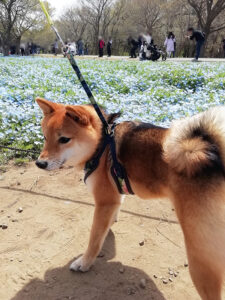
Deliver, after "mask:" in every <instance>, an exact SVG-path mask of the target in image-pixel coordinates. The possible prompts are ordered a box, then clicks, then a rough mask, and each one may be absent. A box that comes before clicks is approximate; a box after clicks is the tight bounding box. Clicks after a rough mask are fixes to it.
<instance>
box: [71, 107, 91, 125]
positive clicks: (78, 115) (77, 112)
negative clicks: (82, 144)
mask: <svg viewBox="0 0 225 300" xmlns="http://www.w3.org/2000/svg"><path fill="white" fill-rule="evenodd" d="M66 115H67V116H68V117H70V118H71V119H73V120H74V121H75V122H77V123H78V124H80V125H82V126H87V125H89V124H90V115H89V113H88V111H87V110H86V109H85V108H84V107H82V106H80V105H77V106H76V105H74V106H73V105H67V106H66Z"/></svg>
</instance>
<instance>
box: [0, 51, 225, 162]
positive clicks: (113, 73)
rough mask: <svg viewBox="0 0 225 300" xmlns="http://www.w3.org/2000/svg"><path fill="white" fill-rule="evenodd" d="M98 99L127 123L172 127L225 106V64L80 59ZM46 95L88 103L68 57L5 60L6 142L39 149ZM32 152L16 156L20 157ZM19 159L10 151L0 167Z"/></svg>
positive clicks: (0, 85)
mask: <svg viewBox="0 0 225 300" xmlns="http://www.w3.org/2000/svg"><path fill="white" fill-rule="evenodd" d="M78 64H79V66H80V69H81V71H82V73H83V75H84V77H85V79H86V80H87V82H88V84H89V85H90V87H91V89H92V91H93V93H94V95H95V97H96V100H97V101H98V103H99V104H101V105H103V106H104V107H105V108H106V109H107V111H109V112H115V111H119V110H121V111H122V112H123V115H122V118H121V120H128V119H129V120H130V119H135V120H137V119H138V120H142V121H146V122H152V123H155V124H158V125H163V126H169V124H170V122H171V120H172V119H178V118H181V117H184V116H191V115H193V114H195V113H197V112H199V111H203V110H206V109H207V108H208V107H210V106H214V105H221V104H224V103H225V63H197V64H193V63H176V62H138V61H105V60H103V61H100V60H79V62H78ZM37 96H40V97H44V98H46V99H49V100H53V101H56V102H62V103H68V104H82V103H88V99H87V96H86V94H85V92H84V91H83V89H82V87H81V86H80V83H79V82H78V80H77V78H76V75H75V73H74V71H73V70H72V68H71V66H70V64H69V62H68V61H67V60H66V59H54V58H38V57H25V58H22V57H19V58H16V57H10V58H3V57H1V58H0V144H1V145H2V144H4V145H11V146H14V147H19V148H22V149H35V150H39V149H40V148H41V145H42V143H43V137H42V134H41V131H40V120H41V117H42V115H41V112H40V109H39V107H38V106H37V104H36V103H35V101H34V99H35V97H37ZM21 155H24V156H25V155H26V154H24V153H23V154H19V153H18V154H16V156H17V157H19V156H21ZM13 156H15V152H14V153H13V151H9V150H4V151H1V153H0V163H3V162H5V161H7V160H8V159H10V158H11V157H13Z"/></svg>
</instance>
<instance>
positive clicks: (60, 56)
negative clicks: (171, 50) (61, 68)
mask: <svg viewBox="0 0 225 300" xmlns="http://www.w3.org/2000/svg"><path fill="white" fill-rule="evenodd" d="M35 56H36V55H35ZM37 56H39V57H53V58H63V55H61V54H60V55H57V56H55V55H53V54H39V55H37ZM65 59H66V58H65ZM75 59H78V60H79V59H99V60H130V61H139V59H138V58H136V59H135V58H132V59H131V58H129V57H128V56H111V57H107V56H103V57H101V58H100V57H98V56H96V55H84V56H77V55H76V56H75ZM192 59H193V58H183V57H175V58H167V61H171V62H191V60H192ZM158 61H161V59H159V60H158ZM199 62H224V63H225V59H224V58H200V59H199Z"/></svg>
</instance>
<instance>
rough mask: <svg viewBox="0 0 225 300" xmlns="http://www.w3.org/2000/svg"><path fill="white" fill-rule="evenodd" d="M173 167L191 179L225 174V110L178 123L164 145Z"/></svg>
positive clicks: (212, 110)
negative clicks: (199, 176)
mask: <svg viewBox="0 0 225 300" xmlns="http://www.w3.org/2000/svg"><path fill="white" fill-rule="evenodd" d="M163 148H164V158H165V160H166V161H167V162H168V164H169V167H170V168H172V169H173V170H174V171H176V172H177V173H180V174H183V175H185V176H187V177H193V176H196V175H212V174H218V173H221V174H223V176H224V174H225V171H224V169H225V168H224V166H225V107H216V108H212V109H210V110H208V111H206V112H204V113H200V114H198V115H196V116H194V117H191V118H186V119H183V120H180V121H175V122H174V123H173V124H172V127H171V129H170V130H169V133H168V136H167V138H166V140H165V142H164V145H163Z"/></svg>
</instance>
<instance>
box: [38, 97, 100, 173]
mask: <svg viewBox="0 0 225 300" xmlns="http://www.w3.org/2000/svg"><path fill="white" fill-rule="evenodd" d="M36 101H37V103H38V105H39V106H40V108H41V109H42V112H43V114H44V118H43V120H42V131H43V134H44V139H45V142H44V148H43V150H42V152H41V154H40V156H39V158H38V160H37V161H36V165H37V166H38V167H39V168H41V169H46V170H54V169H58V168H60V167H61V166H62V165H63V164H64V163H65V162H67V161H69V162H71V163H72V164H73V165H74V166H76V167H83V166H84V164H85V162H86V161H87V160H89V159H90V158H91V157H92V155H93V154H94V152H95V150H96V147H97V145H98V143H99V141H100V138H101V123H100V121H99V119H98V117H97V115H96V113H95V112H94V109H93V108H92V107H91V106H89V105H82V106H79V105H63V104H56V103H53V102H50V101H47V100H45V99H42V98H37V99H36Z"/></svg>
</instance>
